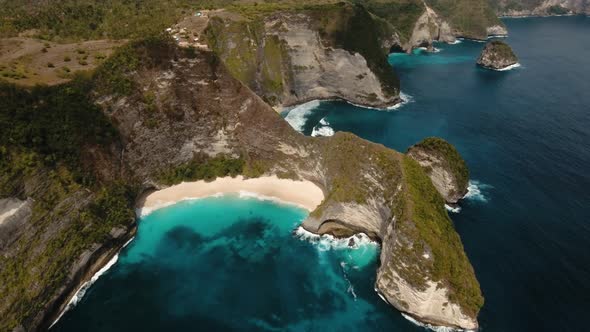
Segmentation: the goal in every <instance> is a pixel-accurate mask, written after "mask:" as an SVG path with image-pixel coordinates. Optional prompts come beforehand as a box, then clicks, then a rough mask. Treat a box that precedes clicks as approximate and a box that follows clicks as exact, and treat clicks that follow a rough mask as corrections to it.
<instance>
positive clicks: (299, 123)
mask: <svg viewBox="0 0 590 332" xmlns="http://www.w3.org/2000/svg"><path fill="white" fill-rule="evenodd" d="M318 106H320V101H319V100H312V101H310V102H307V103H305V104H301V105H299V106H296V107H294V108H292V109H291V110H290V111H289V113H288V114H287V116H286V117H285V120H286V121H287V122H288V123H289V124H290V125H291V127H293V129H295V130H297V131H299V132H302V131H303V127H304V126H305V122H306V121H307V116H308V115H309V114H310V113H311V112H312V111H313V109H314V108H317V107H318Z"/></svg>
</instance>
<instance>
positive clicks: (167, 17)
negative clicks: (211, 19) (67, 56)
mask: <svg viewBox="0 0 590 332" xmlns="http://www.w3.org/2000/svg"><path fill="white" fill-rule="evenodd" d="M232 2H234V1H233V0H169V1H168V0H167V1H163V0H144V1H127V0H108V1H99V0H64V1H46V2H39V1H34V2H26V1H7V0H4V1H0V37H2V36H15V35H17V34H18V33H19V32H23V31H26V30H31V29H36V30H37V31H38V37H40V38H43V39H48V40H57V41H75V40H88V39H103V38H113V39H122V38H128V39H135V38H143V37H144V36H147V35H151V34H154V33H157V32H161V31H163V30H164V29H166V28H167V27H169V26H170V25H172V24H174V23H175V22H176V21H177V20H178V19H179V18H180V17H182V16H186V15H187V13H189V12H192V11H193V10H194V9H195V8H217V7H224V6H227V5H229V4H231V3H232Z"/></svg>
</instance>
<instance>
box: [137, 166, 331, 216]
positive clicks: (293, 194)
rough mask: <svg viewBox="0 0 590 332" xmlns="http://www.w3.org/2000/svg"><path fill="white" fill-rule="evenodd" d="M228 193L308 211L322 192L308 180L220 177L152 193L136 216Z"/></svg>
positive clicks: (322, 196)
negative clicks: (180, 203)
mask: <svg viewBox="0 0 590 332" xmlns="http://www.w3.org/2000/svg"><path fill="white" fill-rule="evenodd" d="M231 193H234V194H240V195H245V196H256V197H259V198H262V199H270V200H274V201H278V202H282V203H288V204H294V205H297V206H300V207H302V208H304V209H306V210H308V211H313V210H315V208H316V207H317V206H318V205H320V204H321V203H322V201H323V200H324V193H323V191H322V189H320V187H318V186H317V185H315V184H314V183H312V182H310V181H294V180H288V179H279V178H278V177H277V176H265V177H260V178H254V179H244V177H242V176H237V177H235V178H232V177H224V178H218V179H216V180H214V181H211V182H205V181H202V180H201V181H196V182H183V183H181V184H178V185H175V186H171V187H168V188H165V189H162V190H159V191H155V192H153V193H151V194H149V195H147V196H146V197H145V198H144V199H143V200H142V201H141V202H140V203H139V206H138V215H140V216H145V215H147V214H149V213H151V212H152V211H154V210H157V209H159V208H163V207H166V206H169V205H172V204H175V203H177V202H180V201H183V200H190V199H198V198H204V197H208V196H215V195H221V194H231Z"/></svg>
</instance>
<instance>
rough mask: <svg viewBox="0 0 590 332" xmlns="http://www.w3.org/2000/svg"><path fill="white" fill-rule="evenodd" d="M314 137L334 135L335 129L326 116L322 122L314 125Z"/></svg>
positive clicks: (312, 134) (312, 133)
mask: <svg viewBox="0 0 590 332" xmlns="http://www.w3.org/2000/svg"><path fill="white" fill-rule="evenodd" d="M311 136H312V137H318V136H322V137H328V136H334V129H333V128H332V127H330V123H329V122H328V120H326V118H325V117H324V118H322V119H321V120H320V123H318V124H317V125H316V126H315V127H313V131H312V132H311Z"/></svg>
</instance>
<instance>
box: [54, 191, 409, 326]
mask: <svg viewBox="0 0 590 332" xmlns="http://www.w3.org/2000/svg"><path fill="white" fill-rule="evenodd" d="M306 216H307V212H306V211H304V210H301V209H299V208H297V207H293V206H289V205H279V204H277V203H273V202H270V201H261V200H257V199H254V198H240V197H238V196H231V195H230V196H223V197H216V198H215V197H212V198H206V199H201V200H195V201H185V202H181V203H179V204H176V205H174V206H170V207H167V208H163V209H161V210H157V211H155V212H153V213H152V214H150V215H148V216H146V217H144V218H142V219H141V221H140V223H139V228H138V234H137V236H136V238H135V240H134V241H133V242H131V244H130V245H129V246H127V247H126V248H125V249H124V250H123V251H122V252H121V254H120V256H119V260H118V262H117V264H115V265H114V266H113V268H111V269H110V270H109V271H108V272H107V273H106V274H105V275H103V276H102V277H101V278H100V279H98V281H97V282H96V283H95V284H94V285H93V286H92V287H91V288H90V289H89V290H88V292H87V293H86V295H85V296H84V298H83V299H82V300H81V302H80V303H79V304H78V305H77V306H76V307H74V309H73V310H71V311H70V312H68V313H67V314H66V315H64V317H63V318H62V319H61V320H60V321H59V322H58V323H57V324H56V326H55V327H54V329H53V330H55V331H82V330H83V331H126V330H142V331H162V330H173V331H189V330H190V331H194V330H197V331H226V330H241V331H279V330H280V331H284V330H286V331H336V330H343V329H353V330H362V329H363V328H365V327H372V328H374V329H379V328H380V327H381V326H390V325H391V324H392V321H391V320H392V318H394V321H395V319H396V318H397V320H398V322H397V323H398V324H400V326H402V327H404V326H405V327H409V323H407V322H406V321H404V320H402V319H401V318H400V317H399V315H392V309H390V308H389V307H388V306H387V305H386V304H385V303H383V302H382V301H381V300H380V299H379V297H378V296H377V294H376V293H375V292H374V290H373V283H374V280H375V268H376V263H377V258H378V246H377V245H375V244H371V243H368V242H366V243H365V244H362V245H358V248H356V249H351V248H347V246H346V245H347V243H345V242H342V241H341V242H340V243H335V242H330V241H327V240H321V241H320V240H319V239H303V238H301V236H297V235H295V234H293V230H295V229H296V228H297V227H298V226H299V224H300V223H301V222H302V221H303V219H305V217H306ZM358 243H360V242H358ZM333 246H338V247H339V248H334V247H333Z"/></svg>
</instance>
